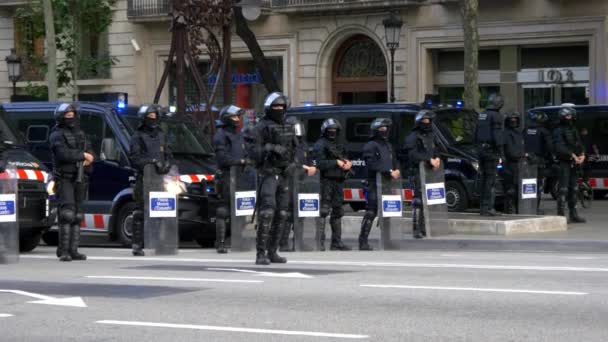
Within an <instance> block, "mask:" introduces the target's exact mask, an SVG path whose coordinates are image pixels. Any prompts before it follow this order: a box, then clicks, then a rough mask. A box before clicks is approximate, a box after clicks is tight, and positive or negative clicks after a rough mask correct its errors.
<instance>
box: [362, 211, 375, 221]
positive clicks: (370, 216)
mask: <svg viewBox="0 0 608 342" xmlns="http://www.w3.org/2000/svg"><path fill="white" fill-rule="evenodd" d="M363 217H364V218H366V219H369V220H373V219H374V218H376V211H375V210H367V211H366V212H365V215H364V216H363Z"/></svg>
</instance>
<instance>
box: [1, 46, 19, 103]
mask: <svg viewBox="0 0 608 342" xmlns="http://www.w3.org/2000/svg"><path fill="white" fill-rule="evenodd" d="M4 60H5V61H6V65H7V67H8V80H9V81H11V82H13V96H15V95H17V81H19V79H20V78H21V57H19V56H17V54H16V53H15V49H11V54H10V55H8V56H6V58H5V59H4Z"/></svg>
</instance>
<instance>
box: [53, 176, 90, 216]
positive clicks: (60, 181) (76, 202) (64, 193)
mask: <svg viewBox="0 0 608 342" xmlns="http://www.w3.org/2000/svg"><path fill="white" fill-rule="evenodd" d="M87 188H88V182H87V181H86V179H85V180H84V181H83V182H82V183H76V175H73V176H70V175H68V176H60V177H55V194H56V196H57V209H58V211H62V210H66V209H67V210H72V211H73V212H74V214H77V215H78V214H80V215H82V214H83V213H82V202H83V201H84V200H85V197H86V193H87ZM60 217H61V216H60ZM78 223H80V222H78Z"/></svg>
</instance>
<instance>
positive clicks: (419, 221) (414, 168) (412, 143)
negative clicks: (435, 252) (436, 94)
mask: <svg viewBox="0 0 608 342" xmlns="http://www.w3.org/2000/svg"><path fill="white" fill-rule="evenodd" d="M434 119H435V112H433V111H431V110H426V109H425V110H421V111H420V112H418V114H416V118H415V124H414V128H413V129H412V132H411V133H410V134H409V135H408V136H407V137H406V139H405V146H404V153H407V161H408V164H409V165H408V166H409V168H410V170H411V173H410V176H411V179H412V183H413V184H412V185H413V189H414V198H413V199H412V227H413V236H414V238H415V239H422V238H423V237H425V236H426V227H425V225H424V211H423V208H422V184H421V183H420V170H419V167H420V162H426V163H428V165H429V166H431V167H432V168H433V169H438V168H439V167H440V166H441V159H440V158H439V152H440V151H439V143H438V141H437V138H436V137H435V133H433V120H434Z"/></svg>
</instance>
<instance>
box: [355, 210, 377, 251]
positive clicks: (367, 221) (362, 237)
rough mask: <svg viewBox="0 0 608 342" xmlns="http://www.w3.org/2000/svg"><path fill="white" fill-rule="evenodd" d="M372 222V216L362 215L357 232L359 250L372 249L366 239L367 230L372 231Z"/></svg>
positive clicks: (367, 235)
mask: <svg viewBox="0 0 608 342" xmlns="http://www.w3.org/2000/svg"><path fill="white" fill-rule="evenodd" d="M373 224H374V219H373V218H368V217H363V221H361V233H359V250H360V251H372V250H374V249H373V248H372V246H370V245H369V243H368V241H367V238H368V237H369V232H371V231H372V225H373Z"/></svg>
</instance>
